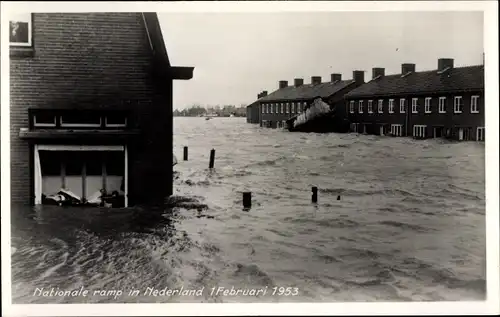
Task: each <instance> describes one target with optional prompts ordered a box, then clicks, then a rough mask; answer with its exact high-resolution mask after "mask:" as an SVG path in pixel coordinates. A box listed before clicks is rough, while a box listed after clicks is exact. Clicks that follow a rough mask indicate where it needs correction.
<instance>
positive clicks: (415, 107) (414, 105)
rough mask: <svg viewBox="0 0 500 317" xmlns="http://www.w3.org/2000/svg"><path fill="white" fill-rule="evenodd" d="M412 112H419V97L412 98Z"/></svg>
mask: <svg viewBox="0 0 500 317" xmlns="http://www.w3.org/2000/svg"><path fill="white" fill-rule="evenodd" d="M411 113H418V98H413V99H412V100H411Z"/></svg>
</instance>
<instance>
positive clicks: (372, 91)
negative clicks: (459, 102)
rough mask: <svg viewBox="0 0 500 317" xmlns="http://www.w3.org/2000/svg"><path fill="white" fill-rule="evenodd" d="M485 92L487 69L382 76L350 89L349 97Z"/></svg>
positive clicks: (468, 67)
mask: <svg viewBox="0 0 500 317" xmlns="http://www.w3.org/2000/svg"><path fill="white" fill-rule="evenodd" d="M474 90H475V91H477V90H484V66H483V65H478V66H467V67H458V68H451V69H448V70H446V71H444V72H438V71H437V70H433V71H424V72H414V73H409V74H408V75H406V76H402V75H401V74H397V75H388V76H382V77H380V78H377V79H372V80H371V81H369V82H367V83H365V84H363V85H361V86H359V87H357V88H355V89H353V90H351V91H350V92H348V93H347V94H346V96H345V97H346V98H357V97H369V96H382V95H402V94H420V93H436V92H457V91H474Z"/></svg>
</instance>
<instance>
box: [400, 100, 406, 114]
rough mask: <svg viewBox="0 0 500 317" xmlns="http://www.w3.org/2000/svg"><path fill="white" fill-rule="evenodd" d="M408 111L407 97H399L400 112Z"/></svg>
mask: <svg viewBox="0 0 500 317" xmlns="http://www.w3.org/2000/svg"><path fill="white" fill-rule="evenodd" d="M405 112H406V99H399V113H405Z"/></svg>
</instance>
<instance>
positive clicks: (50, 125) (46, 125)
mask: <svg viewBox="0 0 500 317" xmlns="http://www.w3.org/2000/svg"><path fill="white" fill-rule="evenodd" d="M53 117H54V123H37V122H36V113H35V114H33V115H32V118H33V127H34V128H55V127H57V121H58V117H59V116H58V115H56V114H54V115H53Z"/></svg>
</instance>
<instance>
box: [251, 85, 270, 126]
mask: <svg viewBox="0 0 500 317" xmlns="http://www.w3.org/2000/svg"><path fill="white" fill-rule="evenodd" d="M265 96H267V91H266V90H264V91H263V92H261V93H260V94H258V95H257V100H256V101H254V102H252V103H251V104H249V105H248V106H247V123H259V122H260V112H259V109H260V99H261V98H262V97H265Z"/></svg>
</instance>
